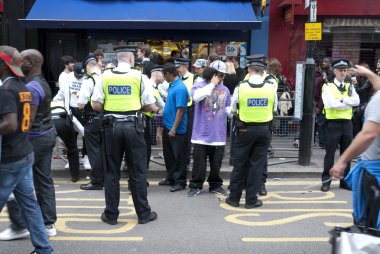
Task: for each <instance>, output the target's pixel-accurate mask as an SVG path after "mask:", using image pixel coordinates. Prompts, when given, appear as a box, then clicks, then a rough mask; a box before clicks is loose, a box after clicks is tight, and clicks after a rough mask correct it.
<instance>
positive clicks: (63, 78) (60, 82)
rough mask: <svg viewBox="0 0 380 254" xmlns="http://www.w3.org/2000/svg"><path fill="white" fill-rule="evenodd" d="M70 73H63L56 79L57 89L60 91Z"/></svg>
mask: <svg viewBox="0 0 380 254" xmlns="http://www.w3.org/2000/svg"><path fill="white" fill-rule="evenodd" d="M70 73H72V72H69V73H66V72H64V71H63V72H62V73H61V74H60V75H59V78H58V87H59V89H62V87H63V86H64V85H65V84H66V82H67V81H66V80H67V77H68V76H69V74H70Z"/></svg>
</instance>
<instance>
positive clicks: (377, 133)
mask: <svg viewBox="0 0 380 254" xmlns="http://www.w3.org/2000/svg"><path fill="white" fill-rule="evenodd" d="M355 71H356V73H357V74H359V75H361V76H366V77H368V79H369V80H370V82H371V83H372V84H373V88H374V90H375V91H376V92H375V94H374V95H373V97H372V99H371V100H370V101H369V103H368V105H367V107H366V109H365V113H364V119H365V123H364V126H363V129H362V130H361V131H360V132H359V133H358V135H357V136H356V137H355V139H354V140H353V141H352V143H351V144H350V145H349V146H348V147H347V149H345V151H344V152H343V153H342V154H341V156H340V158H339V159H338V161H337V162H336V163H335V165H334V166H333V167H332V168H331V169H330V175H331V176H333V177H335V178H338V179H343V178H344V179H345V180H346V181H347V183H348V184H349V186H351V187H352V190H353V192H352V198H353V205H352V207H353V210H354V218H355V224H359V225H364V226H366V227H370V228H377V229H380V223H379V221H380V220H379V203H380V200H379V198H378V195H377V196H374V197H373V198H374V199H375V200H373V201H374V202H372V203H368V200H369V199H370V198H371V197H370V196H369V195H368V194H369V193H367V192H366V191H365V189H366V188H372V187H373V188H375V187H374V186H370V184H371V183H370V182H365V180H366V179H365V178H367V179H368V178H375V181H374V182H376V183H377V186H380V114H379V112H378V111H379V108H380V93H379V89H380V78H379V77H378V76H377V75H376V73H373V72H372V71H370V70H369V69H367V68H365V67H363V66H360V65H356V69H355ZM359 155H360V159H359V160H358V161H357V163H356V165H355V167H354V168H352V169H351V171H350V173H349V174H348V175H347V176H346V175H345V174H346V168H347V164H349V163H350V161H351V160H352V159H354V158H356V157H357V156H359ZM377 188H378V187H377ZM374 191H377V192H378V189H377V190H376V188H375V189H374ZM365 200H367V204H366V202H365ZM365 206H367V207H368V208H369V211H367V210H366V209H367V207H365ZM376 209H377V210H376ZM371 217H372V218H371ZM367 222H371V223H373V224H372V225H368V223H367Z"/></svg>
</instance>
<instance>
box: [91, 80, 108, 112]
mask: <svg viewBox="0 0 380 254" xmlns="http://www.w3.org/2000/svg"><path fill="white" fill-rule="evenodd" d="M104 97H105V94H104V89H103V80H102V79H101V78H99V79H98V80H97V82H96V84H95V86H94V92H93V94H92V96H91V107H92V109H93V110H95V111H97V112H103V107H104Z"/></svg>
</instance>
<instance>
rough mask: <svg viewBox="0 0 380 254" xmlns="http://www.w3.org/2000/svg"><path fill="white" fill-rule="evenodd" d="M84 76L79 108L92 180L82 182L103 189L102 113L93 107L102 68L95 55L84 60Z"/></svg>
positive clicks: (84, 188) (85, 186)
mask: <svg viewBox="0 0 380 254" xmlns="http://www.w3.org/2000/svg"><path fill="white" fill-rule="evenodd" d="M83 70H84V73H85V74H84V77H83V82H82V86H81V88H80V91H79V96H78V108H79V109H80V110H84V118H85V125H84V139H85V146H86V151H87V155H88V158H89V161H90V164H91V169H92V170H91V174H90V182H89V183H87V184H81V185H80V188H81V189H82V190H101V189H103V186H104V169H103V160H102V156H99V155H100V154H102V139H101V114H100V113H99V112H96V111H94V110H93V109H92V107H91V103H90V100H91V96H92V94H93V92H94V86H95V84H97V83H98V82H100V80H101V70H100V67H99V65H98V61H97V59H96V58H95V57H94V56H88V57H86V58H85V59H84V61H83Z"/></svg>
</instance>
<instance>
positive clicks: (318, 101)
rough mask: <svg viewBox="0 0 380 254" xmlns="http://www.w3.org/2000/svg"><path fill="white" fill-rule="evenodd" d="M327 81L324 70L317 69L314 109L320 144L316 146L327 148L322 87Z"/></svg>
mask: <svg viewBox="0 0 380 254" xmlns="http://www.w3.org/2000/svg"><path fill="white" fill-rule="evenodd" d="M324 83H325V81H324V80H323V77H322V72H321V71H320V70H319V69H316V70H315V81H314V109H315V127H316V132H318V146H316V148H320V149H325V143H326V134H325V123H326V116H325V113H324V110H323V100H322V87H323V84H324Z"/></svg>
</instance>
